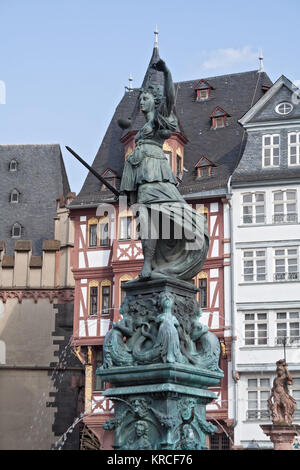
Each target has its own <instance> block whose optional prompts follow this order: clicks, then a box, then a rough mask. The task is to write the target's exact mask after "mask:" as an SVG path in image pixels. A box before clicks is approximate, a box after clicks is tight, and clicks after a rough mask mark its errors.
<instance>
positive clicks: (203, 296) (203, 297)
mask: <svg viewBox="0 0 300 470" xmlns="http://www.w3.org/2000/svg"><path fill="white" fill-rule="evenodd" d="M199 289H200V306H201V308H207V279H206V278H202V279H199Z"/></svg>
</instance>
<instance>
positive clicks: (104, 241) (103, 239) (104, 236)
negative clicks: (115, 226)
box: [99, 223, 108, 246]
mask: <svg viewBox="0 0 300 470" xmlns="http://www.w3.org/2000/svg"><path fill="white" fill-rule="evenodd" d="M99 227H100V246H108V223H100V225H99Z"/></svg>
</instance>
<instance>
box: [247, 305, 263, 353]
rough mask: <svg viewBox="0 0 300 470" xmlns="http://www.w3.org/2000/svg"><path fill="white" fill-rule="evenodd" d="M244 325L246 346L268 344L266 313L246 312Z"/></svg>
mask: <svg viewBox="0 0 300 470" xmlns="http://www.w3.org/2000/svg"><path fill="white" fill-rule="evenodd" d="M244 327H245V330H244V331H245V345H246V346H263V345H266V344H268V318H267V314H266V313H246V314H245V323H244Z"/></svg>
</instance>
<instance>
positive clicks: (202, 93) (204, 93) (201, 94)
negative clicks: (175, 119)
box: [197, 88, 209, 101]
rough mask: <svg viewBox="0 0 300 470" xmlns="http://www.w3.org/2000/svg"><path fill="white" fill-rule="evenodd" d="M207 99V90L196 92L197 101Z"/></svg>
mask: <svg viewBox="0 0 300 470" xmlns="http://www.w3.org/2000/svg"><path fill="white" fill-rule="evenodd" d="M208 97H209V88H207V89H206V88H205V89H203V90H197V101H203V100H207V99H208Z"/></svg>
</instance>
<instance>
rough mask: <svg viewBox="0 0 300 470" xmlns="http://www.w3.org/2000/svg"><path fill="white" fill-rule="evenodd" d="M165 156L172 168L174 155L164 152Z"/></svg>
mask: <svg viewBox="0 0 300 470" xmlns="http://www.w3.org/2000/svg"><path fill="white" fill-rule="evenodd" d="M164 156H165V157H167V159H168V162H169V165H170V167H171V168H172V154H171V152H164Z"/></svg>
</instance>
